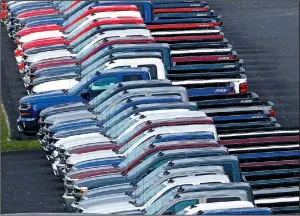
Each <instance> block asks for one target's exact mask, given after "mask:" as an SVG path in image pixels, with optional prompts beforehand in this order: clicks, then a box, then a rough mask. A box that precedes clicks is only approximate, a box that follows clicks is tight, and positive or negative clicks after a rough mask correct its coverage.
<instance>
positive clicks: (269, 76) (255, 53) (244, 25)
mask: <svg viewBox="0 0 300 216" xmlns="http://www.w3.org/2000/svg"><path fill="white" fill-rule="evenodd" d="M207 2H208V4H209V5H210V7H211V8H212V9H213V10H215V11H216V14H218V15H222V17H223V19H222V20H223V22H224V23H223V27H222V29H223V32H224V33H225V37H226V38H227V39H228V41H229V43H230V44H232V45H233V48H234V50H235V51H237V53H238V56H239V57H240V58H242V59H244V62H245V66H244V67H245V69H246V74H247V76H248V85H249V91H252V92H256V93H257V94H258V95H259V96H260V98H261V99H263V100H270V101H272V102H274V104H275V110H276V119H277V121H278V122H279V123H280V124H281V125H283V126H287V127H289V126H299V1H295V0H282V1H274V0H261V1H249V0H222V1H220V0H208V1H207Z"/></svg>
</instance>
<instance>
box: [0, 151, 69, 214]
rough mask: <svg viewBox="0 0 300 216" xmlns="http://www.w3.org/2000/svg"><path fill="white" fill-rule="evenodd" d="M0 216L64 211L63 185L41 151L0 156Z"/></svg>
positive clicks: (8, 153)
mask: <svg viewBox="0 0 300 216" xmlns="http://www.w3.org/2000/svg"><path fill="white" fill-rule="evenodd" d="M1 189H2V190H1V201H2V202H1V207H2V208H1V214H5V213H22V212H24V213H25V212H27V213H29V212H36V213H42V212H45V213H46V212H64V211H65V210H64V206H63V203H64V200H63V198H62V195H63V193H64V188H63V182H62V181H61V180H60V179H58V178H57V177H56V176H54V174H53V172H52V168H51V164H50V163H49V162H48V161H47V160H46V157H45V155H44V152H42V151H22V152H21V151H18V152H7V153H1Z"/></svg>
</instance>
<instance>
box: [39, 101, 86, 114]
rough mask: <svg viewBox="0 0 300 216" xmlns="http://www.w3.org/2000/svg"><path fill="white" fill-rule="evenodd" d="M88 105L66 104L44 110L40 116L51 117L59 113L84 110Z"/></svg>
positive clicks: (80, 103) (79, 103)
mask: <svg viewBox="0 0 300 216" xmlns="http://www.w3.org/2000/svg"><path fill="white" fill-rule="evenodd" d="M86 107H87V105H86V104H85V103H83V102H71V103H65V104H60V105H56V106H51V107H48V108H46V109H44V110H42V111H41V113H40V116H45V117H47V116H49V115H53V114H56V113H59V112H67V111H75V110H77V111H78V110H79V109H84V108H86Z"/></svg>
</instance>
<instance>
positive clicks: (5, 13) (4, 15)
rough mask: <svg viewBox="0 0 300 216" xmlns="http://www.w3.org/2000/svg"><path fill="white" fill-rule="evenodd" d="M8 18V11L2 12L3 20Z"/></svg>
mask: <svg viewBox="0 0 300 216" xmlns="http://www.w3.org/2000/svg"><path fill="white" fill-rule="evenodd" d="M6 17H7V10H3V9H2V10H1V19H2V20H5V19H6Z"/></svg>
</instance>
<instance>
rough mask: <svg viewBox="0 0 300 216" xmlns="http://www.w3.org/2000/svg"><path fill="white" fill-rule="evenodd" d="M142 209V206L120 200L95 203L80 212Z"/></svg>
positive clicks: (111, 212) (105, 212)
mask: <svg viewBox="0 0 300 216" xmlns="http://www.w3.org/2000/svg"><path fill="white" fill-rule="evenodd" d="M140 209H142V207H135V206H134V205H132V204H131V203H129V202H128V201H125V202H124V201H122V202H117V203H115V202H114V203H109V204H101V203H97V204H96V203H95V205H93V206H89V207H88V208H86V209H84V208H83V212H82V213H98V214H113V213H115V212H120V211H137V210H140Z"/></svg>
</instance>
